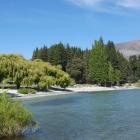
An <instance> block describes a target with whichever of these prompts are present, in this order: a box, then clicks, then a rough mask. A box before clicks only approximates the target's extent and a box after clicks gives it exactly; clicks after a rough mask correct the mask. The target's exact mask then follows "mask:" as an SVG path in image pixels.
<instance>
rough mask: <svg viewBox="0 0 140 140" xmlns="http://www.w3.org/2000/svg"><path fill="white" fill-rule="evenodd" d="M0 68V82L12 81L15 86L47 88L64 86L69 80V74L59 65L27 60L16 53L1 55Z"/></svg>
mask: <svg viewBox="0 0 140 140" xmlns="http://www.w3.org/2000/svg"><path fill="white" fill-rule="evenodd" d="M0 68H1V69H0V82H1V83H2V82H4V81H6V82H12V83H14V84H16V87H17V88H20V86H21V85H22V86H30V87H31V86H36V87H38V88H40V89H45V88H46V89H47V88H49V87H50V86H52V85H56V84H57V85H60V86H64V87H65V86H67V85H68V83H69V82H70V77H69V75H68V74H66V73H65V72H63V71H62V70H61V69H60V68H59V67H56V66H52V65H51V64H49V63H46V62H43V61H41V60H35V61H29V60H26V59H24V58H23V57H22V56H18V55H1V56H0ZM58 81H59V82H58Z"/></svg>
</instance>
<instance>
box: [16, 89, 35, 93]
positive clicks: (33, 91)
mask: <svg viewBox="0 0 140 140" xmlns="http://www.w3.org/2000/svg"><path fill="white" fill-rule="evenodd" d="M18 93H21V94H29V93H30V94H35V93H36V90H35V89H31V88H20V89H19V90H18Z"/></svg>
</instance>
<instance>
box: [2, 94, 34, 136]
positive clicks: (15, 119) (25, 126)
mask: <svg viewBox="0 0 140 140" xmlns="http://www.w3.org/2000/svg"><path fill="white" fill-rule="evenodd" d="M34 128H36V122H35V121H34V120H33V117H32V114H31V113H30V112H29V111H28V110H26V109H25V108H24V107H23V106H22V104H21V103H20V102H18V101H15V100H13V99H11V98H10V97H9V96H8V95H7V94H6V93H3V94H2V95H0V137H13V136H19V135H22V134H23V133H24V132H26V131H27V130H30V129H31V130H32V129H34Z"/></svg>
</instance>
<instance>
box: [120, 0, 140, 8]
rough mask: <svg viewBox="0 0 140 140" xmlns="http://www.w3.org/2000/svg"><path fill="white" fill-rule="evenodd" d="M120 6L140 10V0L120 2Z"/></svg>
mask: <svg viewBox="0 0 140 140" xmlns="http://www.w3.org/2000/svg"><path fill="white" fill-rule="evenodd" d="M118 5H119V6H121V7H125V8H132V9H138V8H140V0H120V1H119V2H118Z"/></svg>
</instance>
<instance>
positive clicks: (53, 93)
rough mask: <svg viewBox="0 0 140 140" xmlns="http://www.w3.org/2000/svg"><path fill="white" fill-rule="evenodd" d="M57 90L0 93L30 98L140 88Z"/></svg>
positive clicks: (12, 90)
mask: <svg viewBox="0 0 140 140" xmlns="http://www.w3.org/2000/svg"><path fill="white" fill-rule="evenodd" d="M57 89H58V90H49V91H46V92H37V93H36V94H20V93H18V92H17V90H15V89H0V93H2V92H7V93H8V94H9V95H11V96H15V97H14V98H15V99H31V98H37V97H46V96H58V95H68V94H76V93H83V92H100V91H117V90H133V89H140V88H138V87H135V86H130V87H119V86H114V87H100V86H96V85H78V86H75V87H69V88H66V89H62V88H58V87H57Z"/></svg>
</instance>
